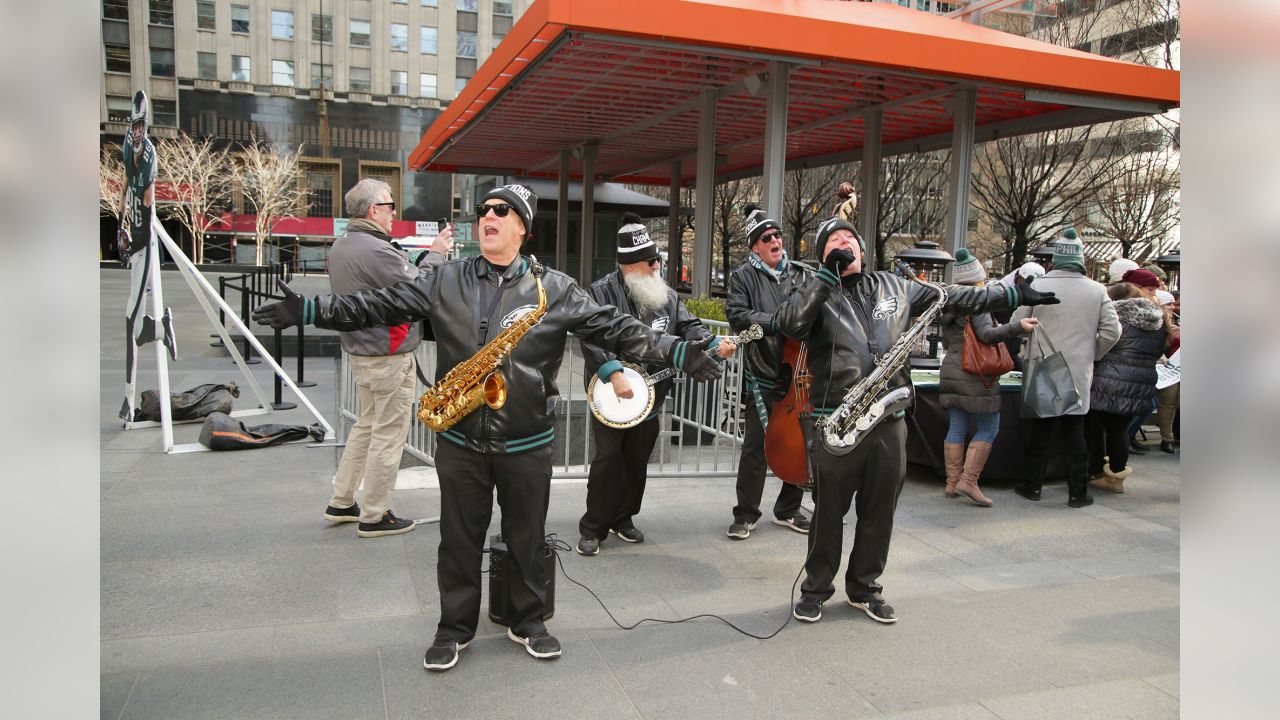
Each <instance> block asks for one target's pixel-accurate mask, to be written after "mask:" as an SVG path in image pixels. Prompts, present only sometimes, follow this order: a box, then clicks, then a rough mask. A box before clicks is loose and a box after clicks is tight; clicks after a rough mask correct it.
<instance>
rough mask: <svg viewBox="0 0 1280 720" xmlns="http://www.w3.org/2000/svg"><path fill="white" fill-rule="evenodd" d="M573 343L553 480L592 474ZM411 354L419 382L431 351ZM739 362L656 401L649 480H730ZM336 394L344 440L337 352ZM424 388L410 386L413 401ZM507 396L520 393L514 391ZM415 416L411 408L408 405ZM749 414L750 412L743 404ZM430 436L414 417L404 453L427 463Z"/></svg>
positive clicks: (347, 402) (350, 382)
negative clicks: (658, 406) (655, 434)
mask: <svg viewBox="0 0 1280 720" xmlns="http://www.w3.org/2000/svg"><path fill="white" fill-rule="evenodd" d="M703 322H704V323H705V324H706V325H707V327H708V328H710V329H711V331H712V332H714V333H716V334H720V335H728V334H730V331H729V325H728V323H724V322H719V321H716V320H704V321H703ZM579 342H580V341H579V340H578V339H577V338H576V337H572V336H570V338H569V343H568V346H567V347H566V349H565V354H564V360H563V364H562V366H561V368H560V373H559V376H558V379H557V384H558V385H559V389H560V393H561V395H560V398H559V400H558V402H557V405H556V444H555V445H554V446H553V447H554V448H555V449H554V453H555V455H554V458H555V459H554V462H553V467H552V475H553V477H556V478H585V477H587V476H588V474H589V473H590V471H591V430H590V422H589V419H590V410H588V409H587V399H586V389H585V388H586V383H585V381H584V379H583V374H584V372H585V362H584V360H583V359H582V353H581V351H580V350H579V348H578V344H579ZM414 354H415V356H416V358H417V360H418V365H419V367H420V368H421V369H422V375H423V376H424V377H428V378H430V377H434V376H435V370H436V368H435V347H434V343H432V342H423V343H422V344H421V345H420V346H419V347H418V349H417V350H416V351H414ZM742 368H743V365H742V361H741V359H740V357H739V356H738V355H735V356H734V357H732V358H730V359H729V360H727V361H725V363H724V374H723V376H722V377H721V378H720V379H719V380H717V381H715V382H714V383H697V382H693V381H692V380H689V379H687V378H685V377H683V376H679V377H677V378H676V379H675V381H674V384H673V387H672V391H671V392H670V393H669V394H668V396H667V398H666V400H665V401H664V402H663V405H662V408H661V411H660V415H659V417H658V423H659V427H660V428H661V430H660V431H659V434H658V442H657V443H656V447H655V448H654V451H653V454H652V455H650V457H649V473H648V474H649V477H735V476H736V475H737V472H738V455H739V449H740V447H741V445H742V432H743V428H744V426H743V418H742V413H743V412H744V409H743V407H742V402H741V398H742V393H743V391H744V390H743V369H742ZM339 373H340V376H339V377H340V379H339V386H338V387H339V390H338V408H339V412H338V415H339V430H338V432H339V435H340V436H341V437H342V438H344V439H345V438H346V435H347V432H348V430H349V427H350V424H351V423H354V421H355V419H356V411H357V408H356V396H357V393H356V385H355V379H354V377H353V376H352V374H351V365H350V362H349V361H348V357H347V354H346V353H345V352H343V353H342V360H341V363H340V371H339ZM425 391H426V388H425V387H424V386H423V385H422V382H421V381H418V383H417V390H416V394H417V396H421V394H422V393H423V392H425ZM512 391H513V392H519V390H518V389H513V390H512ZM414 411H415V412H416V406H415V408H414ZM746 411H748V412H753V410H751V409H750V407H748V408H747V410H746ZM435 451H436V435H435V433H433V432H431V431H430V430H429V429H428V428H427V426H426V425H424V424H422V423H420V422H417V421H416V420H415V421H414V422H413V423H412V424H411V425H410V427H409V434H408V437H407V438H406V439H405V452H407V453H409V454H410V455H412V456H413V457H415V458H418V459H419V460H422V461H423V462H425V463H427V464H429V465H434V464H435V460H434V458H435Z"/></svg>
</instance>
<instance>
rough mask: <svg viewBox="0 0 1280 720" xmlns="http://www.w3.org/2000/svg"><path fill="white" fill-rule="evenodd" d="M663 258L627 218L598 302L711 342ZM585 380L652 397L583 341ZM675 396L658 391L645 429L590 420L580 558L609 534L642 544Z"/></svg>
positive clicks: (725, 352) (726, 353) (719, 351)
mask: <svg viewBox="0 0 1280 720" xmlns="http://www.w3.org/2000/svg"><path fill="white" fill-rule="evenodd" d="M661 271H662V257H661V256H660V255H659V254H658V247H657V246H656V245H655V244H654V243H653V240H651V239H650V238H649V233H648V231H647V230H645V227H644V225H643V224H641V221H640V217H639V216H638V215H635V214H634V213H627V214H625V215H623V216H622V228H621V229H620V230H618V269H617V270H616V271H615V272H612V273H609V274H608V275H606V276H604V277H603V278H601V279H600V280H597V281H596V282H595V283H594V284H592V285H591V289H590V293H591V296H592V299H594V300H595V301H596V302H598V303H600V304H601V305H612V306H614V307H616V308H617V309H618V312H619V313H620V314H624V315H630V316H632V317H634V318H636V319H637V320H639V321H640V322H642V323H644V324H645V325H648V326H649V327H650V328H652V329H654V330H658V331H660V332H664V333H666V334H668V335H675V336H676V337H679V338H682V339H684V340H705V339H707V338H710V337H711V332H710V331H709V330H707V327H706V326H705V325H703V324H702V321H701V320H699V319H698V318H696V317H694V316H693V315H692V314H690V313H689V311H688V310H687V309H686V308H685V306H684V304H683V303H681V302H680V300H679V298H677V297H676V293H675V291H674V290H672V289H671V288H669V287H667V284H666V283H665V282H663V280H662V272H661ZM736 349H737V347H736V346H735V345H734V344H733V343H732V342H731V341H727V340H726V341H724V342H719V343H717V342H716V341H715V340H714V339H713V340H712V345H711V347H710V350H711V351H714V352H715V354H716V355H717V356H718V357H720V358H728V357H731V356H732V355H733V353H734V351H735V350H736ZM582 356H583V359H584V360H585V361H586V371H587V375H586V377H587V378H588V380H589V379H590V377H591V374H595V376H596V377H598V378H600V381H601V382H608V383H611V384H612V385H613V391H614V393H615V394H616V395H617V396H618V397H621V398H629V397H632V395H634V394H635V393H639V392H648V391H647V389H646V388H644V387H631V383H630V382H629V381H628V380H627V379H626V378H625V377H624V376H623V374H622V363H621V362H619V361H618V359H617V358H616V357H615V356H614V355H613V354H612V353H610V352H608V351H606V350H602V349H600V348H598V347H596V346H594V345H591V344H589V343H586V342H583V343H582ZM663 367H664V366H663V365H661V364H655V365H652V366H645V368H644V370H645V372H646V373H652V372H654V371H656V370H661V369H663ZM670 389H671V381H670V380H664V381H662V382H660V383H658V384H657V385H655V386H654V388H653V390H654V403H653V411H652V412H651V413H650V415H649V416H648V417H646V418H645V419H644V420H643V421H642V422H641V423H640V424H639V425H636V426H634V427H630V428H626V429H617V428H611V427H609V426H607V425H605V424H604V423H602V422H600V421H599V420H597V419H596V417H595V416H594V415H592V416H591V419H590V423H591V440H592V443H593V448H592V454H591V473H590V475H589V476H588V479H587V511H586V512H585V513H584V514H583V515H582V519H581V520H580V521H579V522H578V530H579V532H581V534H582V537H581V539H579V540H578V547H577V550H578V554H579V555H587V556H592V555H596V554H598V553H599V552H600V542H601V541H602V540H604V539H605V538H607V537H608V536H609V534H610V533H613V534H616V535H617V536H618V538H619V539H621V540H622V541H623V542H629V543H639V542H644V533H643V532H641V531H640V529H639V528H637V527H636V525H635V521H634V518H635V516H636V515H637V514H639V512H640V503H641V501H642V500H643V499H644V487H645V481H646V479H647V476H648V468H649V454H650V453H651V452H652V451H653V446H654V443H655V442H657V440H658V414H659V411H660V410H661V408H662V402H663V400H664V399H665V398H666V396H667V392H668V391H669V390H670Z"/></svg>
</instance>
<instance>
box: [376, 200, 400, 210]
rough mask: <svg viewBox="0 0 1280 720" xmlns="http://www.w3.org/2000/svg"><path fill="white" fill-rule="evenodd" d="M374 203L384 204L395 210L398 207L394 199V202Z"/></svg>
mask: <svg viewBox="0 0 1280 720" xmlns="http://www.w3.org/2000/svg"><path fill="white" fill-rule="evenodd" d="M374 205H384V206H386V207H389V208H391V209H392V210H395V209H396V204H395V202H394V201H393V202H384V203H374Z"/></svg>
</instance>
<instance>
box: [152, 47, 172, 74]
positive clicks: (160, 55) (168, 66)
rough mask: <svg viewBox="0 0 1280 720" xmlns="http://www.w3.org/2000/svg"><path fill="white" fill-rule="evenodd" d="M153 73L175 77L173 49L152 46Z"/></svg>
mask: <svg viewBox="0 0 1280 720" xmlns="http://www.w3.org/2000/svg"><path fill="white" fill-rule="evenodd" d="M151 74H152V75H155V76H156V77H173V51H172V50H166V49H164V48H155V47H153V48H151Z"/></svg>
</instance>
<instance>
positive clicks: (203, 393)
mask: <svg viewBox="0 0 1280 720" xmlns="http://www.w3.org/2000/svg"><path fill="white" fill-rule="evenodd" d="M238 397H240V388H238V387H236V384H235V383H225V384H224V383H207V384H205V385H201V386H199V387H194V388H191V389H190V390H187V391H186V392H180V393H172V394H170V395H169V405H170V407H171V408H172V409H173V419H174V420H199V419H200V418H202V417H205V416H206V415H208V414H209V413H215V412H220V413H229V412H231V401H232V399H233V398H238ZM134 420H152V421H154V422H160V396H158V395H156V393H155V391H154V390H143V391H142V402H141V403H140V404H139V405H138V409H137V410H135V411H134Z"/></svg>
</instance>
